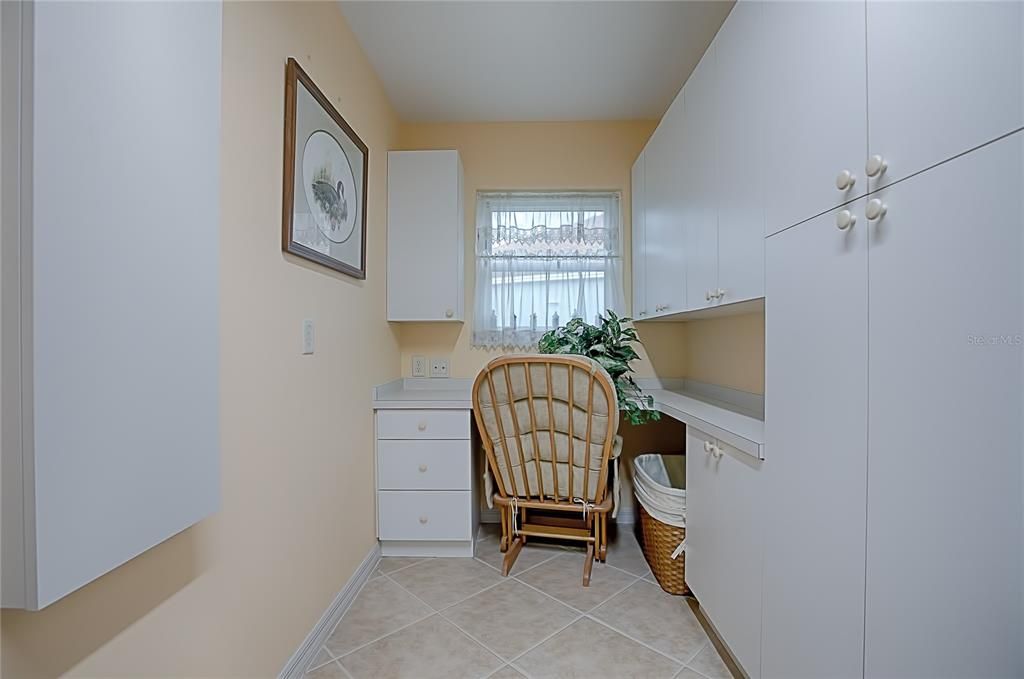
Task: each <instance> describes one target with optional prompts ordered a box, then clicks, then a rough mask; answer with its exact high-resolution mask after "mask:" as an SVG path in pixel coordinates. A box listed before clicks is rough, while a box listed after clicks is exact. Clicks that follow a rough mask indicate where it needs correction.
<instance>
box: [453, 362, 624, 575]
mask: <svg viewBox="0 0 1024 679" xmlns="http://www.w3.org/2000/svg"><path fill="white" fill-rule="evenodd" d="M473 413H474V415H475V417H476V423H477V427H478V428H479V430H480V434H481V438H482V439H483V444H484V450H485V452H486V454H487V464H488V466H489V467H490V470H491V473H492V474H493V476H494V480H495V483H496V484H497V491H498V492H496V493H495V494H494V503H495V504H496V505H497V506H498V508H499V510H500V512H501V551H502V552H504V554H505V558H504V561H503V564H502V574H503V575H508V573H509V571H510V570H511V569H512V565H513V564H514V563H515V560H516V557H517V556H519V551H520V550H521V549H522V547H523V545H524V544H525V543H526V540H527V538H529V537H552V538H560V539H568V540H577V541H581V542H585V543H587V556H586V560H585V561H584V564H583V585H584V587H586V586H589V585H590V574H591V570H592V567H593V563H594V559H595V558H597V559H599V560H601V561H604V560H605V558H606V556H607V551H608V542H607V527H608V513H609V512H610V511H612V509H613V498H612V497H611V495H609V493H608V492H607V491H608V476H609V466H610V461H611V460H612V459H613V458H614V457H617V456H618V453H619V449H620V447H621V439H619V438H618V437H617V436H616V435H615V434H616V431H617V429H618V422H619V404H618V398H617V396H616V393H615V384H614V383H613V382H612V378H611V376H610V375H609V374H608V372H607V371H606V370H605V369H604V368H602V367H601V366H600V364H598V363H597V362H596V361H594V360H592V359H589V358H586V357H583V356H569V355H561V354H523V355H510V356H502V357H500V358H496V359H494V360H492V361H491V362H490V363H488V364H487V365H486V366H485V367H484V369H483V370H482V371H481V372H480V374H479V375H478V376H477V378H476V381H475V382H474V384H473ZM538 510H543V511H544V512H545V513H548V515H546V516H545V515H539V514H537V512H538ZM559 512H560V513H564V514H565V515H566V516H564V517H563V516H560V515H558V514H557V513H559ZM531 513H532V516H531ZM572 515H575V517H574V516H572Z"/></svg>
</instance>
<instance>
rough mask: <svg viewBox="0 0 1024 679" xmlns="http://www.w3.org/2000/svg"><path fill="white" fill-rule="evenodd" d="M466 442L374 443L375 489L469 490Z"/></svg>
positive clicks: (438, 440) (470, 477) (470, 473)
mask: <svg viewBox="0 0 1024 679" xmlns="http://www.w3.org/2000/svg"><path fill="white" fill-rule="evenodd" d="M470 451H471V447H470V442H469V439H463V440H461V441H454V440H444V439H436V440H422V441H403V440H398V439H382V440H380V441H377V488H378V489H379V490H472V488H473V486H472V473H473V472H472V461H471V458H470Z"/></svg>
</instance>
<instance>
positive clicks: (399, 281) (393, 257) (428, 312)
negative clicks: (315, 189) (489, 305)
mask: <svg viewBox="0 0 1024 679" xmlns="http://www.w3.org/2000/svg"><path fill="white" fill-rule="evenodd" d="M463 214H464V213H463V197H462V160H461V159H460V158H459V152H458V151H389V152H388V264H387V276H388V320H389V321H461V320H463V308H464V298H465V292H464V286H463V281H464V277H465V272H464V266H463V261H464V252H463V243H464V235H463V234H464V233H465V229H466V224H465V220H464V219H463Z"/></svg>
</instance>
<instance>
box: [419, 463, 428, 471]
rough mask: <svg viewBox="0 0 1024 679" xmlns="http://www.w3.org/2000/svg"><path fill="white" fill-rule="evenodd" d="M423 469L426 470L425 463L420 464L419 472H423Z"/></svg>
mask: <svg viewBox="0 0 1024 679" xmlns="http://www.w3.org/2000/svg"><path fill="white" fill-rule="evenodd" d="M425 471H427V465H425V464H421V465H420V473H423V472H425Z"/></svg>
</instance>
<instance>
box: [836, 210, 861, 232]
mask: <svg viewBox="0 0 1024 679" xmlns="http://www.w3.org/2000/svg"><path fill="white" fill-rule="evenodd" d="M856 223H857V217H856V216H855V215H854V214H853V213H852V212H850V211H849V210H840V211H839V212H837V213H836V226H837V227H839V230H840V231H846V230H847V229H849V228H850V227H851V226H853V225H854V224H856Z"/></svg>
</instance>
